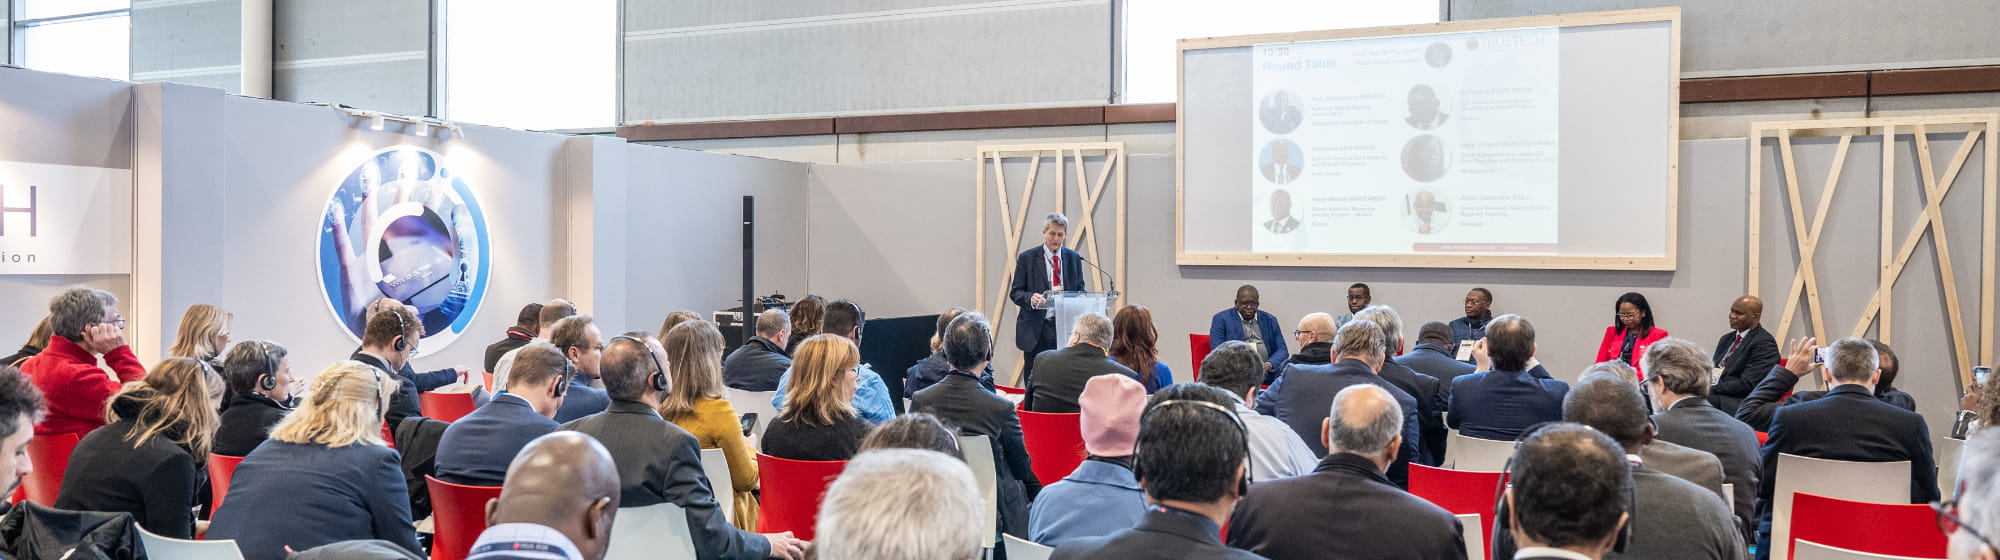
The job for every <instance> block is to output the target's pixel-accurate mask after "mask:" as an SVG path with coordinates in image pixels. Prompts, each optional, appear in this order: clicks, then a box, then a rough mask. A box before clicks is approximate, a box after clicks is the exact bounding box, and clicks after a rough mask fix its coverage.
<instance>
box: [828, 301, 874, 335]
mask: <svg viewBox="0 0 2000 560" xmlns="http://www.w3.org/2000/svg"><path fill="white" fill-rule="evenodd" d="M867 321H868V314H867V313H865V312H862V311H861V306H860V305H856V304H855V303H854V302H851V301H847V300H844V299H837V300H833V303H829V304H826V321H825V322H823V323H822V324H821V327H820V332H828V333H833V334H837V335H840V336H849V335H848V334H847V333H848V332H850V331H852V332H853V333H854V334H853V335H852V336H851V337H850V338H854V339H856V340H860V338H861V325H862V323H865V322H867Z"/></svg>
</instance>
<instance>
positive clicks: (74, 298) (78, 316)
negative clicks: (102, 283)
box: [49, 288, 118, 342]
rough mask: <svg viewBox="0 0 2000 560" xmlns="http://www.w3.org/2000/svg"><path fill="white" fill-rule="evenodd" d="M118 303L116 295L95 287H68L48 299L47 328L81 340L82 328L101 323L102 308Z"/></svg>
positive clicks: (102, 318) (57, 334)
mask: <svg viewBox="0 0 2000 560" xmlns="http://www.w3.org/2000/svg"><path fill="white" fill-rule="evenodd" d="M115 305H118V296H114V295H111V292H107V291H104V290H99V289H96V288H70V289H68V290H64V291H63V293H62V294H61V295H58V296H56V297H54V298H52V299H50V300H49V328H50V330H52V331H54V332H55V334H56V336H60V337H63V338H67V339H70V340H72V341H76V342H82V341H83V329H84V328H85V327H88V326H90V324H91V323H102V322H104V318H105V316H106V315H107V314H106V313H105V312H104V308H106V307H112V306H115Z"/></svg>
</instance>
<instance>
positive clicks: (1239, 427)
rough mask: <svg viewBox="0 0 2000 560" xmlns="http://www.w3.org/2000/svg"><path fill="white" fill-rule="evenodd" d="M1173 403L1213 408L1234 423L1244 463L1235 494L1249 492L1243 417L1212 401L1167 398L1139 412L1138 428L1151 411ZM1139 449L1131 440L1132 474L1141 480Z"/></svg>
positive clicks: (1247, 434) (1247, 431) (1246, 430)
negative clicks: (1240, 443) (1239, 438)
mask: <svg viewBox="0 0 2000 560" xmlns="http://www.w3.org/2000/svg"><path fill="white" fill-rule="evenodd" d="M1175 405H1190V406H1195V407H1199V408H1205V409H1208V410H1213V411H1216V412H1219V413H1221V414H1222V415H1223V416H1225V417H1228V418H1229V422H1230V424H1231V425H1234V426H1236V432H1237V434H1239V435H1241V436H1243V463H1244V468H1243V477H1242V478H1238V479H1236V494H1237V495H1238V496H1241V495H1244V494H1249V493H1250V471H1252V470H1254V469H1252V468H1251V466H1252V465H1251V461H1252V459H1251V458H1250V429H1249V428H1247V427H1245V426H1244V425H1243V418H1241V417H1238V416H1237V415H1236V412H1235V411H1231V410H1229V409H1227V408H1223V407H1222V405H1219V404H1215V403H1212V402H1208V401H1191V400H1186V399H1174V400H1169V401H1160V403H1159V404H1156V405H1152V406H1150V407H1147V408H1146V411H1145V412H1141V413H1139V425H1140V426H1141V428H1140V429H1141V430H1144V426H1145V425H1146V418H1147V417H1150V416H1152V415H1153V413H1154V412H1155V411H1158V410H1160V409H1162V408H1166V407H1169V406H1175ZM1139 451H1140V450H1139V443H1138V440H1133V443H1132V457H1133V460H1132V475H1133V478H1137V479H1142V480H1143V479H1144V478H1145V476H1144V474H1142V473H1141V472H1140V468H1139V465H1140V464H1142V463H1144V461H1140V460H1138V457H1139Z"/></svg>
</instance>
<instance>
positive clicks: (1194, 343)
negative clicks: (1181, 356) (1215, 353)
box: [1188, 334, 1210, 381]
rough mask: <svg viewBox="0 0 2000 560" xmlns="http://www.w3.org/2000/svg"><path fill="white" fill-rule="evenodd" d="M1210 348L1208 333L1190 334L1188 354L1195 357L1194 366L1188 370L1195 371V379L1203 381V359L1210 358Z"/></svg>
mask: <svg viewBox="0 0 2000 560" xmlns="http://www.w3.org/2000/svg"><path fill="white" fill-rule="evenodd" d="M1209 350H1210V348H1209V347H1208V335H1205V334H1189V335H1188V356H1190V357H1193V358H1194V368H1193V369H1190V370H1188V371H1192V372H1194V374H1193V375H1194V380H1195V381H1201V361H1202V360H1204V359H1207V358H1208V351H1209Z"/></svg>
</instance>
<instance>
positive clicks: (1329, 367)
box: [1257, 313, 1419, 487]
mask: <svg viewBox="0 0 2000 560" xmlns="http://www.w3.org/2000/svg"><path fill="white" fill-rule="evenodd" d="M1332 330H1333V317H1332V316H1330V315H1327V314H1325V313H1314V314H1311V315H1307V316H1306V317H1305V318H1304V319H1300V320H1299V331H1301V332H1300V333H1299V343H1300V344H1302V345H1304V346H1303V347H1301V348H1300V349H1299V354H1298V355H1297V356H1293V357H1292V361H1291V362H1290V363H1287V364H1286V365H1285V372H1284V375H1282V376H1279V377H1278V381H1277V382H1276V383H1272V384H1271V388H1270V389H1269V390H1267V391H1264V393H1263V394H1261V395H1258V396H1257V413H1258V414H1264V415H1268V416H1276V417H1277V418H1278V419H1279V420H1283V421H1284V422H1285V425H1288V426H1291V427H1292V431H1293V432H1296V433H1298V434H1299V438H1300V439H1302V440H1305V442H1306V446H1307V447H1310V448H1312V450H1313V453H1314V454H1315V455H1326V454H1327V452H1328V449H1327V446H1326V443H1325V442H1324V441H1323V440H1324V439H1325V438H1324V437H1322V436H1323V435H1324V434H1323V433H1322V432H1324V431H1325V430H1324V428H1325V426H1324V425H1325V424H1326V419H1327V410H1328V409H1329V407H1330V406H1332V405H1333V400H1334V398H1335V396H1336V395H1338V394H1339V393H1340V391H1341V390H1342V389H1346V388H1348V387H1352V386H1355V385H1373V386H1376V387H1381V388H1382V390H1383V391H1386V392H1388V393H1389V394H1390V395H1393V396H1395V398H1396V404H1397V406H1399V407H1401V411H1402V416H1403V425H1402V429H1403V431H1402V442H1401V443H1400V444H1398V446H1397V450H1398V453H1397V455H1396V460H1395V462H1394V463H1392V464H1391V465H1390V466H1389V471H1388V476H1389V480H1392V481H1394V482H1395V483H1396V486H1399V487H1403V486H1407V485H1408V484H1409V469H1410V461H1413V460H1415V459H1416V457H1417V440H1418V438H1419V435H1418V429H1419V424H1418V419H1417V399H1416V397H1413V396H1410V394H1409V393H1408V392H1405V391H1403V390H1402V389H1400V388H1397V387H1396V386H1395V385H1394V384H1392V383H1389V381H1388V380H1386V379H1383V378H1382V376H1381V375H1380V374H1379V373H1378V372H1380V371H1382V364H1383V363H1384V362H1386V361H1388V353H1387V352H1386V351H1385V350H1386V348H1387V344H1386V343H1385V342H1384V340H1386V337H1385V336H1384V335H1383V334H1382V327H1380V326H1377V325H1376V324H1375V322H1374V321H1370V320H1368V319H1355V320H1352V321H1348V322H1347V325H1346V326H1343V327H1341V328H1340V331H1339V333H1338V334H1337V335H1335V336H1332V337H1328V338H1329V340H1328V341H1326V342H1321V341H1320V337H1323V336H1327V334H1328V332H1329V331H1332Z"/></svg>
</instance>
